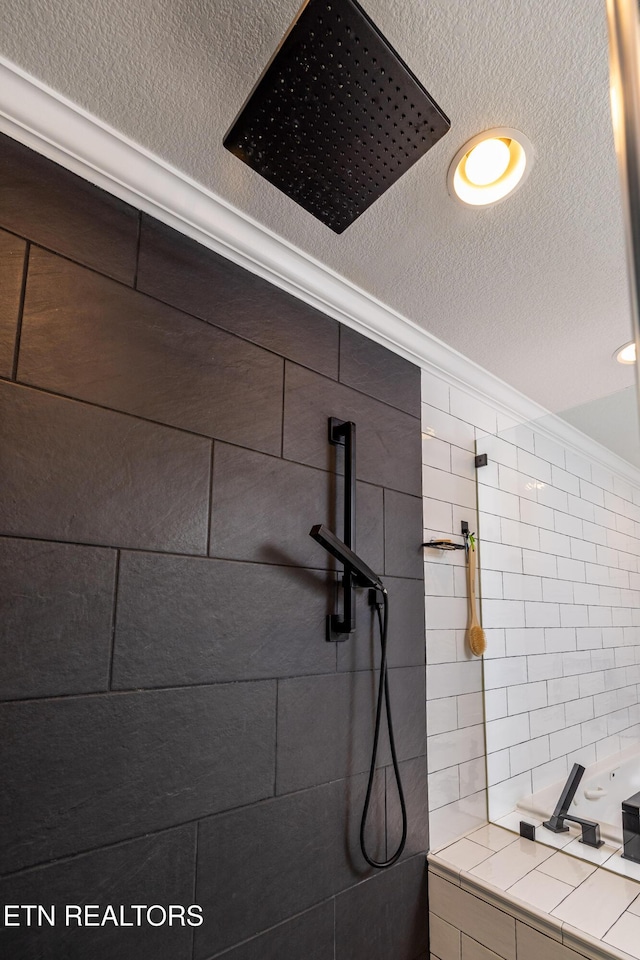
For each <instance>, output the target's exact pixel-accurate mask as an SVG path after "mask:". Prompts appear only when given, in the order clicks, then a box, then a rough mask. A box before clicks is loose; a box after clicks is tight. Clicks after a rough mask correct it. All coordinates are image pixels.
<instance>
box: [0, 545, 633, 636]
mask: <svg viewBox="0 0 640 960" xmlns="http://www.w3.org/2000/svg"><path fill="white" fill-rule="evenodd" d="M3 540H28V541H30V542H31V543H52V544H57V545H59V546H63V547H64V546H66V547H79V548H80V549H85V548H86V549H87V550H120V551H124V552H125V553H136V554H137V553H146V554H149V556H153V557H166V558H167V559H174V560H212V561H216V562H218V563H249V564H252V565H253V566H258V567H270V568H271V567H276V568H278V569H281V570H292V571H294V570H302V571H307V572H311V573H320V574H326V575H327V576H330V577H335V575H336V574H338V575H339V573H340V571H337V570H333V569H331V568H330V567H309V566H306V567H305V566H302V565H301V564H299V563H298V564H295V563H273V562H271V561H268V560H241V559H238V558H237V557H224V556H220V557H219V556H215V555H213V556H207V554H205V553H176V552H175V551H167V550H153V549H151V548H149V547H127V546H118V545H116V544H113V543H87V542H81V541H77V540H56V539H52V538H51V537H36V536H34V535H24V534H13V533H1V534H0V543H1V542H2V541H3ZM385 576H387V577H389V578H390V579H392V580H402V581H403V582H407V583H422V581H423V578H422V577H399V576H396V575H394V574H392V573H389V574H385ZM452 599H456V598H452ZM623 609H627V608H623ZM499 629H502V628H499ZM567 629H570V628H567Z"/></svg>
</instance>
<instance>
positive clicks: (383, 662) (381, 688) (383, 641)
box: [360, 589, 407, 870]
mask: <svg viewBox="0 0 640 960" xmlns="http://www.w3.org/2000/svg"><path fill="white" fill-rule="evenodd" d="M378 592H379V593H382V603H380V602H379V601H378V600H377V599H376V602H375V607H376V610H377V613H378V624H379V626H380V648H381V653H380V679H379V681H378V702H377V707H376V726H375V733H374V735H373V752H372V754H371V767H370V769H369V782H368V784H367V795H366V797H365V801H364V808H363V810H362V820H361V822H360V849H361V850H362V856H363V857H364V858H365V860H366V861H367V863H368V864H370V865H371V866H372V867H378V868H379V869H381V870H384V869H385V868H386V867H391V866H393V864H394V863H396V861H398V860H399V859H400V857H401V855H402V851H403V850H404V846H405V843H406V842H407V806H406V803H405V799H404V791H403V789H402V779H401V777H400V769H399V767H398V757H397V755H396V744H395V740H394V736H393V720H392V718H391V702H390V697H389V675H388V672H387V634H388V630H389V597H388V595H387V591H386V590H385V589H382V590H381V591H378ZM381 607H384V617H383V614H382V610H381ZM383 697H384V701H385V705H386V708H387V728H388V730H389V745H390V747H391V759H392V761H393V773H394V776H395V779H396V785H397V787H398V797H399V799H400V809H401V810H402V838H401V840H400V843H399V844H398V847H397V849H396V851H395V853H393V854H392V856H390V857H389V858H388V859H387V860H374V858H373V857H371V856H369V854H368V853H367V845H366V843H365V838H364V834H365V830H366V827H367V817H368V816H369V805H370V803H371V790H372V788H373V778H374V776H375V772H376V758H377V754H378V741H379V739H380V726H381V722H382V700H383Z"/></svg>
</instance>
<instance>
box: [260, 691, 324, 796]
mask: <svg viewBox="0 0 640 960" xmlns="http://www.w3.org/2000/svg"><path fill="white" fill-rule="evenodd" d="M329 676H333V674H329ZM279 697H280V678H279V677H278V678H277V679H276V701H275V704H274V713H273V741H274V742H273V795H274V797H277V796H278V701H279Z"/></svg>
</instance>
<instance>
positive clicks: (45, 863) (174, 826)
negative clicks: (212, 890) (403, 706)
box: [0, 754, 426, 899]
mask: <svg viewBox="0 0 640 960" xmlns="http://www.w3.org/2000/svg"><path fill="white" fill-rule="evenodd" d="M422 757H425V758H426V754H418V755H417V756H415V757H407V758H406V760H402V761H401V762H402V763H405V762H408V761H410V760H419V759H421V758H422ZM378 769H381V770H383V769H384V767H380V768H378ZM365 774H366V771H365V772H364V773H363V772H360V773H350V774H348V775H347V776H346V777H338V778H336V779H335V780H325V781H323V782H322V783H314V784H311V785H310V786H305V787H300V788H298V789H297V790H290V791H289V792H288V793H280V794H268V795H266V796H264V797H260V798H259V799H257V800H250V801H249V802H248V803H241V804H239V805H236V806H234V807H229V808H226V809H223V810H216V811H215V812H214V813H205V814H202V815H201V816H198V817H192V818H191V819H190V820H183V821H181V822H180V823H171V824H168V825H165V826H162V827H157V828H156V829H154V830H145V831H144V832H143V833H139V834H134V836H132V837H124V838H121V839H119V840H114V841H112V842H110V843H101V844H99V845H98V846H96V847H87V848H86V849H84V850H78V851H75V852H74V853H66V854H65V853H63V854H61V855H58V856H54V857H51V858H50V859H49V860H42V861H40V862H38V863H31V864H28V865H27V866H23V867H19V868H18V869H17V870H9V871H7V872H6V873H0V881H1V880H5V879H8V878H11V877H17V876H20V875H22V874H26V873H31V872H33V871H36V870H38V871H40V870H45V869H48V868H49V867H54V866H57V865H59V864H62V865H64V864H65V863H71V862H73V861H74V860H78V859H79V858H80V857H85V856H88V855H89V854H92V853H99V852H100V851H102V850H113V849H115V848H117V847H122V846H124V845H126V844H129V843H135V842H137V841H138V840H146V839H147V838H148V837H157V836H160V835H162V834H165V833H170V832H171V831H174V830H181V829H183V828H184V827H188V826H191V824H197V825H199V824H201V823H203V822H204V821H208V820H215V819H219V818H220V817H229V816H233V815H234V814H236V813H241V812H242V813H244V812H246V811H247V810H251V809H252V808H256V807H259V806H261V805H265V804H272V803H277V802H278V801H280V800H285V799H288V798H290V797H295V796H300V795H302V794H304V793H309V792H310V791H311V790H321V789H323V788H324V787H331V786H333V785H334V784H339V783H347V782H348V781H350V780H356V779H362V778H363V777H364V776H365ZM198 833H199V827H198ZM425 854H426V851H425ZM425 854H423V853H419V854H412V855H411V857H407V858H406V859H405V860H403V861H402V863H406V862H407V861H408V860H410V859H412V858H413V857H415V856H423V855H425ZM367 869H368V868H367ZM365 879H371V877H367V878H365ZM360 882H362V881H360V880H359V881H357V883H356V884H354V886H357V884H358V883H360ZM347 889H348V888H347ZM332 896H335V894H334V895H332ZM328 899H331V898H328Z"/></svg>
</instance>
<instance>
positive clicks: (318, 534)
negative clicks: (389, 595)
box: [309, 523, 384, 590]
mask: <svg viewBox="0 0 640 960" xmlns="http://www.w3.org/2000/svg"><path fill="white" fill-rule="evenodd" d="M309 536H310V537H313V539H314V540H317V542H318V543H319V544H320V545H321V546H322V547H324V548H325V550H328V551H329V553H330V554H331V555H332V556H334V557H335V558H336V560H339V561H340V563H343V564H344V565H345V567H348V568H349V569H350V570H351V573H352V574H353V577H354V579H355V581H356V583H357V584H358V586H359V587H373V588H377V589H378V590H384V586H383V584H382V580H381V579H380V577H378V576H377V575H376V574H375V573H374V572H373V570H372V569H371V567H369V566H367V564H366V563H365V562H364V560H361V559H360V557H359V556H358V555H357V554H356V553H354V552H353V550H351V548H350V547H348V546H347V545H346V543H343V542H342V540H339V539H338V538H337V537H336V535H335V534H333V533H332V532H331V530H327V528H326V527H325V526H323V525H322V524H321V523H316V525H315V526H314V527H311V530H310V531H309Z"/></svg>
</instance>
